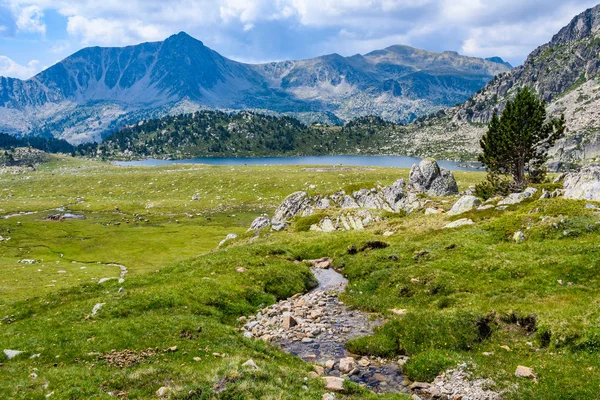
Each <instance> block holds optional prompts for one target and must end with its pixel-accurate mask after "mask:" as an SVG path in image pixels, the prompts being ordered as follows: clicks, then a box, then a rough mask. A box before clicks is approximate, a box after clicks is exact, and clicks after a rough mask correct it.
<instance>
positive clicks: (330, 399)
mask: <svg viewBox="0 0 600 400" xmlns="http://www.w3.org/2000/svg"><path fill="white" fill-rule="evenodd" d="M321 400H335V394H333V393H325V394H324V395H323V397H321Z"/></svg>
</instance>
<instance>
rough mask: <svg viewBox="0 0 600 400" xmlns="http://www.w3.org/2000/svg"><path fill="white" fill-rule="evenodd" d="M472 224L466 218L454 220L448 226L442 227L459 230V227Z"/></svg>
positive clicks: (471, 221)
mask: <svg viewBox="0 0 600 400" xmlns="http://www.w3.org/2000/svg"><path fill="white" fill-rule="evenodd" d="M473 224H474V222H473V220H471V219H468V218H462V219H459V220H456V221H454V222H450V223H449V224H447V225H446V226H444V229H451V228H459V227H461V226H465V225H473Z"/></svg>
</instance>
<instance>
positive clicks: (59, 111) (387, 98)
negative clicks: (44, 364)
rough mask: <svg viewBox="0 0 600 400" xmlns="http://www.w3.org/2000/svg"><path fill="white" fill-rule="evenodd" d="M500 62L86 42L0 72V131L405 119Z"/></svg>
mask: <svg viewBox="0 0 600 400" xmlns="http://www.w3.org/2000/svg"><path fill="white" fill-rule="evenodd" d="M509 68H510V66H509V65H507V64H506V63H504V62H503V61H502V60H501V59H496V58H493V59H490V60H483V59H479V58H472V57H464V56H460V55H458V54H457V53H453V52H445V53H441V54H438V53H431V52H427V51H423V50H417V49H413V48H410V47H406V46H392V47H389V48H387V49H384V50H379V51H375V52H372V53H369V54H367V55H364V56H362V55H355V56H352V57H342V56H340V55H337V54H333V55H328V56H323V57H318V58H315V59H311V60H301V61H284V62H277V63H270V64H263V65H249V64H243V63H239V62H236V61H232V60H229V59H227V58H225V57H223V56H221V55H219V54H218V53H217V52H215V51H213V50H211V49H209V48H208V47H206V46H204V44H203V43H202V42H200V41H199V40H196V39H194V38H192V37H190V36H189V35H187V34H185V33H183V32H182V33H179V34H177V35H174V36H171V37H169V38H168V39H167V40H165V41H164V42H155V43H142V44H139V45H136V46H128V47H124V48H101V47H91V48H86V49H83V50H80V51H78V52H77V53H75V54H73V55H72V56H70V57H68V58H66V59H65V60H63V61H61V62H60V63H58V64H56V65H54V66H52V67H50V68H48V69H47V70H45V71H43V72H41V73H39V74H38V75H36V76H35V77H33V78H31V79H29V80H27V81H22V80H18V79H12V78H2V77H0V132H2V131H4V132H7V133H10V134H14V135H29V134H35V135H43V136H54V137H60V138H64V139H67V140H69V141H70V142H72V143H81V142H87V141H91V140H100V139H101V138H102V137H103V136H105V135H106V134H107V133H109V132H112V131H114V130H115V129H116V128H118V127H119V126H121V125H123V124H126V123H131V122H134V121H137V120H140V119H145V118H149V117H156V116H162V115H166V114H177V113H181V112H189V111H195V110H199V109H203V108H213V109H225V110H227V109H229V110H243V109H250V110H262V111H266V112H276V113H286V114H288V113H289V114H292V115H294V116H297V117H299V118H300V119H302V120H303V121H305V122H312V121H325V120H327V121H338V120H349V119H352V118H354V117H357V116H361V115H369V114H375V115H380V116H383V117H385V118H387V119H390V120H394V121H411V120H414V119H415V118H416V117H418V116H421V115H424V114H427V113H430V112H432V111H436V110H439V109H441V108H444V107H447V106H449V105H452V104H456V103H457V102H462V101H464V100H465V99H467V98H468V97H469V96H471V95H472V94H473V93H474V92H475V91H476V90H478V89H480V88H481V87H482V86H483V85H484V84H485V83H486V82H488V81H489V80H490V79H491V78H492V77H493V76H494V75H496V74H498V73H500V72H505V71H508V70H509Z"/></svg>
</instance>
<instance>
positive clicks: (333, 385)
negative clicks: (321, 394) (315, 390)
mask: <svg viewBox="0 0 600 400" xmlns="http://www.w3.org/2000/svg"><path fill="white" fill-rule="evenodd" d="M325 390H331V391H332V392H343V391H344V380H343V379H342V378H338V377H336V376H327V377H325Z"/></svg>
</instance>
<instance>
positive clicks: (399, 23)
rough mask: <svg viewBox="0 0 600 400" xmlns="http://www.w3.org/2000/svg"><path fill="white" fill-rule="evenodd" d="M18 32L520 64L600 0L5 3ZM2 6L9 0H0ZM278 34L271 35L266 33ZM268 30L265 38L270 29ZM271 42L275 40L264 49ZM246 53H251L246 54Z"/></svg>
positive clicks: (256, 54)
mask: <svg viewBox="0 0 600 400" xmlns="http://www.w3.org/2000/svg"><path fill="white" fill-rule="evenodd" d="M4 1H6V2H8V4H9V5H10V9H12V10H14V12H13V14H14V15H15V21H16V23H17V25H18V29H19V30H22V31H27V32H38V33H41V34H44V32H45V30H46V29H47V28H46V25H45V24H44V22H43V14H44V11H45V10H48V9H54V10H55V11H57V12H58V13H60V14H62V15H63V16H65V17H66V18H67V20H68V24H67V32H68V33H69V35H70V36H71V38H72V39H71V41H72V42H73V44H72V48H77V47H80V46H81V45H106V46H121V45H126V44H134V43H138V42H142V41H154V40H162V39H164V38H165V37H167V36H169V35H170V34H173V33H177V32H179V31H181V30H185V31H187V32H188V33H190V34H192V35H193V36H195V37H197V38H199V39H200V40H203V41H204V42H205V43H207V45H209V46H212V47H214V48H215V50H217V51H219V52H220V53H222V54H224V55H232V54H236V55H239V56H240V57H244V58H259V59H269V58H272V59H279V58H280V56H282V55H283V54H285V55H288V56H292V57H294V54H297V53H300V52H301V54H303V55H305V54H310V55H315V56H316V55H319V53H332V52H338V53H341V54H355V53H357V52H366V51H370V50H375V49H377V48H381V47H385V46H389V45H392V44H412V45H415V46H417V47H422V48H425V49H429V50H436V51H440V50H458V51H461V52H464V53H466V54H468V55H473V56H485V57H489V56H493V55H500V56H502V57H504V58H509V59H510V60H513V61H515V60H516V61H517V62H519V61H522V60H523V59H524V58H525V56H526V55H527V54H528V53H529V52H530V51H531V50H533V49H534V48H535V47H537V46H538V45H541V44H543V43H544V42H547V41H548V40H549V39H550V38H551V37H552V35H553V34H554V33H556V31H558V29H559V28H560V27H562V26H564V25H566V24H567V23H568V22H569V20H570V19H571V18H572V17H574V16H575V15H576V14H577V13H579V12H582V11H583V10H584V9H585V8H587V7H591V6H594V5H595V4H596V2H597V0H169V1H165V0H128V1H123V0H76V1H73V0H4ZM0 2H2V0H0ZM266 30H272V31H266ZM265 31H266V33H265ZM266 38H268V40H269V42H270V43H265V40H267V39H266ZM245 52H246V54H244V53H245Z"/></svg>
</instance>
